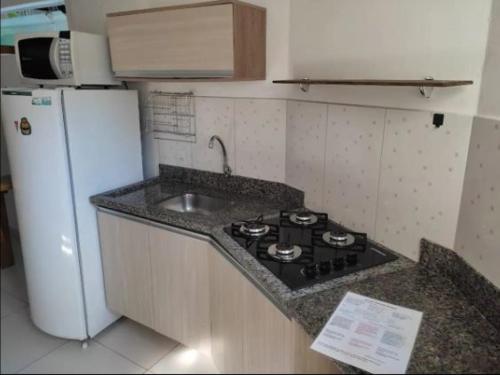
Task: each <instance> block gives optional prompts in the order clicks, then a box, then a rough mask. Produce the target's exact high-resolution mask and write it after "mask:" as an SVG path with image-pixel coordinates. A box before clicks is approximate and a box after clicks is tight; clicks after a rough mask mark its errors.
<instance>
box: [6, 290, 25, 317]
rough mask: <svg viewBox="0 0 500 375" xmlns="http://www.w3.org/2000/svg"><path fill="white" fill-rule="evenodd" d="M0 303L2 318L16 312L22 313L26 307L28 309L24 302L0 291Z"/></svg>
mask: <svg viewBox="0 0 500 375" xmlns="http://www.w3.org/2000/svg"><path fill="white" fill-rule="evenodd" d="M0 293H1V301H0V302H1V303H0V307H1V308H0V310H1V313H0V316H1V317H2V318H5V317H6V316H8V315H10V314H12V313H14V312H17V311H22V310H24V309H25V308H26V307H28V304H27V303H26V302H24V301H21V300H19V299H17V298H15V297H13V296H11V295H10V294H9V293H7V292H5V291H3V290H2V291H1V292H0Z"/></svg>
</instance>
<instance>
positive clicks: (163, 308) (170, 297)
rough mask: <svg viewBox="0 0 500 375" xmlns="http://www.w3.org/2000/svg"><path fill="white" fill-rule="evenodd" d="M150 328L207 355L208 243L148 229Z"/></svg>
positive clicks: (166, 231) (208, 328) (208, 349)
mask: <svg viewBox="0 0 500 375" xmlns="http://www.w3.org/2000/svg"><path fill="white" fill-rule="evenodd" d="M150 245H151V266H152V279H153V306H154V324H153V328H154V329H155V330H156V331H158V332H160V333H162V334H164V335H166V336H168V337H171V338H173V339H175V340H177V341H179V342H181V343H183V344H184V345H186V346H189V347H192V348H195V349H198V350H200V351H202V352H204V353H206V354H209V355H210V311H209V310H210V307H209V293H210V291H209V278H208V250H209V248H208V247H209V244H208V243H207V242H206V241H201V240H198V239H195V238H191V237H188V236H186V235H182V234H178V233H174V232H171V231H168V230H166V229H159V228H154V227H151V228H150Z"/></svg>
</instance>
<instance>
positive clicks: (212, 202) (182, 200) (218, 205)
mask: <svg viewBox="0 0 500 375" xmlns="http://www.w3.org/2000/svg"><path fill="white" fill-rule="evenodd" d="M231 204H233V202H230V201H227V200H225V199H221V198H214V197H209V196H208V195H203V194H196V193H184V194H181V195H177V196H175V197H171V198H168V199H166V200H164V201H163V202H160V203H159V205H160V207H162V208H165V209H167V210H173V211H177V212H192V213H198V214H202V215H210V214H212V213H214V212H216V211H219V210H222V209H224V208H226V207H228V206H230V205H231Z"/></svg>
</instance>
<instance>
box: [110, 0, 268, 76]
mask: <svg viewBox="0 0 500 375" xmlns="http://www.w3.org/2000/svg"><path fill="white" fill-rule="evenodd" d="M107 22H108V25H107V26H108V35H109V44H110V52H111V61H112V66H113V71H114V72H115V73H116V75H117V76H118V77H120V78H122V79H129V80H136V79H139V80H150V79H163V80H168V79H179V78H182V79H190V78H192V79H218V80H220V79H225V80H258V79H265V75H266V10H265V9H264V8H261V7H258V6H255V5H252V4H246V3H243V2H240V1H235V0H222V1H213V2H204V3H197V4H185V5H179V6H171V7H162V8H152V9H142V10H134V11H127V12H118V13H111V14H108V15H107Z"/></svg>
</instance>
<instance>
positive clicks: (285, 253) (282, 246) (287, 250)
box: [267, 242, 302, 263]
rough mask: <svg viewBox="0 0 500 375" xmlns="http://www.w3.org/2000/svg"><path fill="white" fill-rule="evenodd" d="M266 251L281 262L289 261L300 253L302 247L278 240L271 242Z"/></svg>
mask: <svg viewBox="0 0 500 375" xmlns="http://www.w3.org/2000/svg"><path fill="white" fill-rule="evenodd" d="M267 253H268V254H269V255H270V256H271V257H272V258H274V259H276V260H279V261H281V262H285V263H286V262H291V261H294V260H295V259H297V258H298V257H300V256H301V255H302V249H301V248H300V247H299V246H297V245H290V244H288V243H284V242H280V243H277V244H272V245H271V246H269V248H268V249H267Z"/></svg>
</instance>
